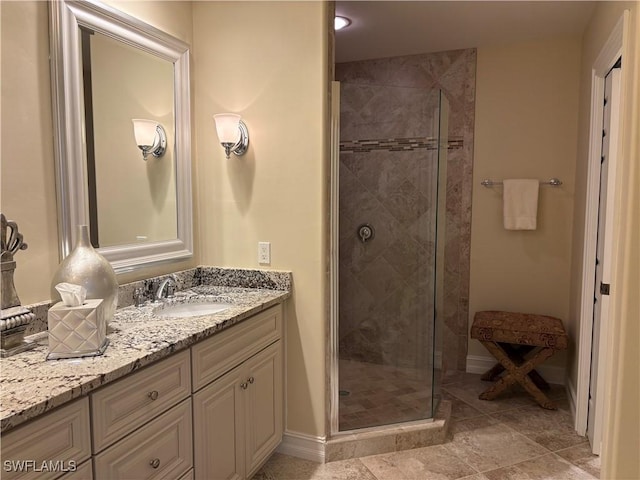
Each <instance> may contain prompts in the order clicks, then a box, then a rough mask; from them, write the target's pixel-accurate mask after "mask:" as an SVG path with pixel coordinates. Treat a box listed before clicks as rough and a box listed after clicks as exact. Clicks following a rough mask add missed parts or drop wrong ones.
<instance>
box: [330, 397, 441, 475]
mask: <svg viewBox="0 0 640 480" xmlns="http://www.w3.org/2000/svg"><path fill="white" fill-rule="evenodd" d="M450 418H451V402H450V401H448V400H441V401H440V403H439V405H438V408H437V410H436V415H435V416H434V418H428V419H425V420H416V421H412V422H405V423H394V424H391V425H382V426H379V427H367V428H359V429H357V430H348V431H344V432H337V433H334V434H333V435H332V436H331V438H330V439H328V440H327V443H326V445H325V462H335V461H338V460H346V459H349V458H357V457H363V456H367V455H376V454H379V453H389V452H397V451H401V450H410V449H412V448H422V447H428V446H431V445H439V444H441V443H444V442H445V440H446V438H447V433H448V431H449V423H450Z"/></svg>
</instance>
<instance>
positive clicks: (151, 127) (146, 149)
mask: <svg viewBox="0 0 640 480" xmlns="http://www.w3.org/2000/svg"><path fill="white" fill-rule="evenodd" d="M131 121H132V122H133V133H134V135H135V137H136V144H137V145H138V148H139V149H140V150H142V158H144V159H145V160H146V159H147V156H148V155H149V154H151V155H153V156H154V157H156V158H158V157H161V156H162V155H164V152H165V151H166V149H167V134H166V132H165V131H164V128H163V127H162V125H160V124H159V123H158V122H156V121H154V120H143V119H140V118H134V119H133V120H131Z"/></svg>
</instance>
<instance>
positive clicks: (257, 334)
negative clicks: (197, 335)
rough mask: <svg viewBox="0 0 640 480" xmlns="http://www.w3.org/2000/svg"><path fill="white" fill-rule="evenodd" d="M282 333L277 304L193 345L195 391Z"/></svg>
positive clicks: (280, 314)
mask: <svg viewBox="0 0 640 480" xmlns="http://www.w3.org/2000/svg"><path fill="white" fill-rule="evenodd" d="M281 336H282V306H281V305H276V306H274V307H271V308H269V309H268V310H265V311H264V312H261V313H258V314H257V315H255V316H253V317H251V318H249V319H248V320H245V321H243V322H241V323H239V324H237V325H234V326H233V327H232V328H229V329H228V330H225V331H223V332H222V333H219V334H217V335H214V336H213V337H211V338H209V339H207V340H204V341H203V342H201V343H199V344H197V345H195V346H193V347H192V348H191V355H192V362H193V391H194V392H195V391H197V390H199V389H200V388H202V387H204V386H205V385H207V384H208V383H210V382H212V381H213V380H215V379H216V378H218V377H220V376H221V375H223V374H224V373H225V372H228V371H229V370H231V369H232V368H233V367H235V366H236V365H239V364H240V363H242V362H243V361H244V360H246V359H247V358H249V357H250V356H251V355H253V354H255V353H257V352H259V351H260V350H261V349H262V348H264V347H266V346H267V345H269V344H270V343H272V342H274V341H276V340H278V339H279V338H280V337H281Z"/></svg>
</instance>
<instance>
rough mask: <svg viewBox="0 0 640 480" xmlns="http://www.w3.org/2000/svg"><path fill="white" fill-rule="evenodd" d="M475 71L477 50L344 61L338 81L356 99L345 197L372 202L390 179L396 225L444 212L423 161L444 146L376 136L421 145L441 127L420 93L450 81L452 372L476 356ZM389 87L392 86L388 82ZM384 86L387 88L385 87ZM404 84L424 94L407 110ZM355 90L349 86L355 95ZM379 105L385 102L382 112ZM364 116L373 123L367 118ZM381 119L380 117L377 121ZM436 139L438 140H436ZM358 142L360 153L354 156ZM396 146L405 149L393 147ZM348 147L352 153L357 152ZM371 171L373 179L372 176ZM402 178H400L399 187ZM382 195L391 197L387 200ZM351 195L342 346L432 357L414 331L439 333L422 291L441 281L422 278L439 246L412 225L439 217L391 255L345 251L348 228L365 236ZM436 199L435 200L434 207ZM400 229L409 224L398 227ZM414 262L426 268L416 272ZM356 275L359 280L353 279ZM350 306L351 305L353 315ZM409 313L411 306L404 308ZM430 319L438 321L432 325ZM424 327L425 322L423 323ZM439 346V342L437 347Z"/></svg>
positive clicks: (447, 346)
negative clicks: (399, 286) (361, 188)
mask: <svg viewBox="0 0 640 480" xmlns="http://www.w3.org/2000/svg"><path fill="white" fill-rule="evenodd" d="M475 70H476V50H475V49H467V50H455V51H449V52H439V53H430V54H423V55H411V56H405V57H394V58H385V59H376V60H365V61H360V62H350V63H342V64H337V65H336V80H338V81H340V82H342V85H341V92H342V93H341V104H342V103H344V101H345V98H346V97H349V96H353V98H352V99H351V100H349V102H350V106H349V107H347V108H346V109H343V107H342V106H341V110H342V111H341V144H342V145H341V149H342V151H343V152H344V153H341V158H340V163H341V165H340V168H341V171H340V176H341V179H340V183H341V185H340V194H341V199H342V197H343V195H344V193H343V192H351V193H350V194H351V196H353V197H355V198H356V202H358V204H359V205H370V204H371V202H372V200H371V198H370V196H375V195H380V194H381V192H382V191H383V190H384V188H381V185H383V186H385V185H386V188H387V190H388V191H389V192H392V195H391V196H390V198H389V199H388V201H390V202H391V204H394V202H395V205H396V211H397V213H398V215H399V217H396V218H387V219H386V220H383V219H380V220H378V222H380V221H382V222H384V221H388V222H390V224H391V225H396V226H398V225H402V222H403V216H404V217H405V220H406V217H407V216H409V215H416V214H417V215H418V216H420V215H435V212H434V211H432V210H431V207H430V204H429V200H428V198H429V197H430V196H432V195H433V192H432V191H431V190H429V188H427V187H426V186H427V185H430V182H429V181H428V179H429V178H430V174H429V172H428V171H421V169H422V170H424V169H427V170H428V168H429V165H431V166H433V165H434V163H435V162H434V161H433V159H431V161H429V160H428V159H427V157H425V152H430V153H431V154H432V155H434V156H435V155H436V154H435V150H428V145H426V146H425V147H424V149H422V148H414V149H413V150H407V151H404V152H400V153H398V152H397V150H399V149H402V148H404V147H406V144H405V145H402V144H399V143H398V144H393V145H387V146H386V147H388V148H386V149H382V148H380V146H379V145H380V144H378V145H376V144H373V147H375V148H371V147H372V144H371V143H370V142H367V140H375V139H395V138H404V139H406V138H407V137H410V138H409V142H410V143H411V142H413V143H414V145H415V142H416V139H417V138H420V137H421V136H422V137H424V132H425V131H428V132H429V131H432V130H429V128H430V126H431V125H429V122H432V121H433V116H432V115H431V113H430V111H431V110H430V108H431V106H430V105H429V104H428V102H421V101H418V100H419V97H420V95H425V93H426V92H430V93H432V92H433V91H436V90H438V89H440V90H442V91H443V93H444V94H445V96H446V97H447V100H448V102H449V106H450V110H449V111H450V113H449V140H450V142H449V149H448V160H447V185H446V188H447V196H446V207H447V214H446V226H445V228H446V247H445V274H444V307H443V310H444V311H443V312H441V313H440V312H439V315H441V317H442V321H443V325H442V338H443V358H442V361H443V366H444V368H445V369H446V370H455V369H458V370H464V369H465V362H466V355H467V322H468V310H469V251H470V243H471V188H472V171H473V170H472V168H473V126H474V109H475ZM349 85H352V86H353V87H354V88H355V87H357V89H356V91H354V92H350V93H349V91H348V90H345V89H349V88H351V87H350V86H349ZM363 86H370V87H371V88H373V89H374V90H371V91H369V92H367V91H366V90H363ZM382 86H386V87H389V88H388V89H387V90H383V89H380V87H382ZM394 87H396V88H394ZM397 87H403V88H397ZM376 88H377V89H379V90H378V91H375V89H376ZM400 92H402V94H403V95H406V96H407V98H408V99H410V98H411V97H412V95H413V96H414V99H413V101H409V102H408V104H404V106H403V107H402V108H398V105H399V104H398V103H397V95H400ZM345 93H347V95H346V96H345ZM372 94H373V97H372V96H371V95H372ZM372 98H377V100H376V102H371V99H372ZM385 102H386V104H387V107H388V108H387V110H386V111H385V113H383V114H380V113H379V105H384V104H385ZM374 104H375V105H376V107H375V109H373V110H372V108H373V107H372V105H374ZM374 110H375V111H374ZM363 118H365V119H366V121H363ZM372 118H377V120H376V121H372ZM420 122H422V124H421V123H420ZM425 122H426V123H425ZM372 124H374V127H373V128H374V130H375V132H374V133H375V134H374V135H372V134H371V133H367V131H366V130H367V129H370V128H371V126H372ZM425 129H426V130H425ZM412 131H413V133H412ZM414 134H415V135H414ZM349 141H351V143H349ZM354 141H356V143H354ZM428 143H429V141H427V142H426V144H428ZM349 146H351V151H352V152H353V153H349V154H347V153H346V152H347V151H348V150H347V147H349ZM394 148H395V150H396V151H392V150H393V149H394ZM358 150H360V151H358ZM390 153H391V154H392V155H404V157H403V161H394V160H393V158H394V157H390V156H389V154H390ZM347 155H349V156H350V158H349V159H347ZM354 172H355V173H354ZM358 172H360V177H359V176H358ZM363 175H364V177H366V179H364V180H363V178H364V177H362V176H363ZM361 177H362V178H361ZM354 179H355V180H357V183H356V182H354ZM367 181H368V182H369V185H368V187H367V189H368V193H365V192H360V193H358V190H357V188H356V186H357V185H358V184H366V182H367ZM343 182H344V185H343ZM349 182H351V183H349ZM376 183H377V185H376ZM396 183H397V185H394V184H396ZM390 186H393V188H390ZM374 192H375V193H374ZM376 200H377V201H379V202H381V200H380V198H378V199H376ZM342 203H343V202H342V200H341V212H340V213H341V225H340V230H341V259H340V271H341V278H340V284H341V291H340V317H341V318H340V324H341V325H340V346H341V354H342V353H343V347H344V349H345V350H344V352H350V353H349V356H350V358H352V359H361V360H365V359H368V361H371V362H380V363H382V362H385V363H388V362H392V363H394V364H406V363H412V362H413V363H415V362H418V363H422V361H421V359H420V355H422V354H421V353H420V348H421V347H419V346H418V345H417V344H415V345H413V344H412V342H411V341H410V340H408V339H407V337H411V336H415V335H422V334H426V335H427V336H428V335H430V333H431V332H429V331H424V329H425V328H431V326H430V324H431V323H432V322H430V321H429V318H424V317H423V315H424V314H423V313H421V312H422V311H423V310H422V309H425V310H424V311H427V312H429V311H430V307H431V305H430V304H428V303H425V302H429V301H431V299H428V300H426V299H421V298H416V296H418V297H420V294H421V293H423V292H428V291H429V290H430V288H431V286H430V285H428V284H422V285H420V281H423V282H424V281H425V280H424V279H425V278H431V275H430V271H429V269H430V268H433V267H432V265H433V261H432V259H431V258H430V256H429V255H430V253H429V252H431V251H432V248H431V247H430V244H429V241H428V240H426V238H427V237H429V235H430V232H428V231H427V232H425V235H426V237H424V239H423V240H425V241H424V242H423V241H422V240H421V239H420V238H418V237H416V236H415V235H413V236H412V235H411V234H410V233H407V232H408V231H409V230H411V229H413V230H414V231H416V229H417V228H422V229H423V230H425V229H429V228H431V227H430V225H431V224H432V223H427V224H425V223H420V222H418V224H416V225H413V226H406V225H405V226H404V231H403V233H402V234H401V235H399V236H398V238H396V239H395V240H394V241H395V244H394V243H393V242H391V244H393V245H394V247H393V248H390V250H389V251H387V252H385V253H386V255H381V253H380V252H378V254H377V255H376V254H375V252H370V253H369V254H367V253H366V251H364V250H363V249H360V250H358V249H356V248H355V247H354V248H352V249H351V252H349V250H348V249H343V242H344V241H345V235H355V232H354V231H353V224H356V223H358V222H359V221H360V218H353V217H354V216H355V214H354V213H347V212H346V210H348V209H350V208H356V207H347V206H346V204H345V206H343V205H342ZM373 204H375V202H373ZM434 204H435V201H434V202H433V203H432V204H431V205H434ZM385 210H389V209H388V208H386V209H385ZM354 211H355V210H354ZM376 212H377V214H378V215H382V214H383V210H382V209H378V210H377V211H376ZM343 215H344V216H345V218H348V219H349V224H348V225H343V224H342V216H343ZM349 216H351V218H349ZM365 217H366V215H365V216H363V217H361V218H362V222H361V223H366V222H367V221H368V219H367V218H365ZM405 223H406V222H405ZM418 225H422V226H421V227H419V226H418ZM343 226H344V227H345V228H344V229H343ZM356 227H357V225H356ZM374 228H375V225H374ZM343 230H344V232H343ZM391 231H394V232H398V231H399V230H395V229H391ZM402 238H404V239H411V240H412V241H414V242H415V243H417V244H418V246H417V247H416V246H415V245H413V244H412V243H411V242H408V241H403V240H401V239H402ZM387 240H390V239H387ZM380 243H382V242H380ZM372 245H373V242H372ZM365 246H366V245H365ZM370 250H371V249H370ZM343 252H344V255H343ZM374 258H375V259H376V262H377V261H378V260H381V259H382V260H385V262H386V265H385V262H380V265H377V266H373V265H374V264H375V263H376V262H372V260H373V259H374ZM401 264H411V265H414V267H409V266H407V268H408V269H409V270H401V269H400V267H399V266H400V265H401ZM430 265H431V266H430ZM403 268H404V267H403ZM412 268H413V269H414V270H416V269H417V271H413V272H411V271H410V270H411V269H412ZM399 269H400V270H401V271H398V270H399ZM374 270H375V271H374ZM343 271H344V277H343ZM354 272H356V273H358V272H359V274H360V278H365V279H366V281H367V282H368V283H369V286H368V287H363V286H362V282H361V281H358V282H356V281H354V278H353V277H354ZM363 272H364V274H363ZM349 276H351V277H352V278H348V277H349ZM390 278H395V279H397V280H398V282H400V283H402V282H404V284H405V285H406V290H404V293H403V294H400V293H399V294H398V295H397V296H395V297H393V296H392V295H390V293H391V292H390V291H389V288H390V286H389V285H390V284H389V281H388V279H390ZM394 285H395V284H394ZM385 294H386V295H385ZM382 296H385V298H387V297H388V301H387V303H386V304H380V308H374V309H372V310H370V309H369V308H367V307H370V306H371V305H372V303H371V300H372V298H373V299H374V300H375V301H374V302H373V304H376V303H380V300H381V297H382ZM383 303H384V302H383ZM363 307H364V311H365V314H364V315H363V314H362V313H360V314H358V313H356V312H361V311H362V310H363ZM413 308H419V310H418V311H416V312H415V313H410V310H411V309H413ZM343 312H349V313H345V314H344V315H343ZM367 312H371V313H367ZM382 312H386V314H385V313H382ZM399 312H404V313H403V314H402V315H399V314H398V313H399ZM358 315H360V317H359V318H357V316H358ZM412 316H418V318H419V320H421V321H418V322H417V324H418V325H417V326H413V327H408V324H405V323H404V322H405V320H402V318H404V319H408V318H410V317H412ZM343 317H347V318H349V320H347V321H346V322H345V325H344V326H343V325H342V323H343ZM425 320H426V322H425ZM425 324H428V326H426V327H425V326H424V325H425ZM357 325H360V328H356V326H357ZM420 325H423V326H420ZM410 328H412V329H413V330H410ZM416 329H417V330H416ZM420 329H423V330H422V331H420ZM431 348H432V347H430V346H429V353H430V351H431Z"/></svg>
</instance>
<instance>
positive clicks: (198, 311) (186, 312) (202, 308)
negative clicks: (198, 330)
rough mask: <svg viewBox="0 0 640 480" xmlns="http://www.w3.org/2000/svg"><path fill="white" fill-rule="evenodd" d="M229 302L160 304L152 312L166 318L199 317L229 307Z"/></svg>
mask: <svg viewBox="0 0 640 480" xmlns="http://www.w3.org/2000/svg"><path fill="white" fill-rule="evenodd" d="M231 306H233V305H231V304H230V303H220V302H209V301H201V302H192V303H177V304H175V305H171V306H162V307H158V308H156V309H155V310H154V311H153V313H154V314H155V315H157V316H159V317H168V318H185V317H199V316H202V315H212V314H214V313H220V312H223V311H224V310H226V309H227V308H229V307H231Z"/></svg>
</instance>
